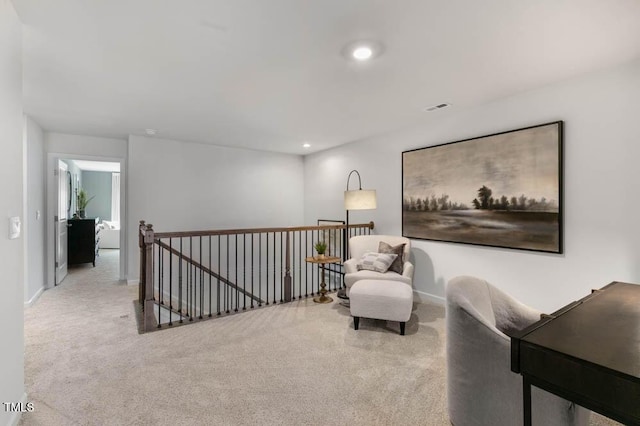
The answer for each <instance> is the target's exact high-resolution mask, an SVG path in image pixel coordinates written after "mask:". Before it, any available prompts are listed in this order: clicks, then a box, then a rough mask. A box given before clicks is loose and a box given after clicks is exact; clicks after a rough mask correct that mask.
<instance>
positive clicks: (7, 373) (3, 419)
mask: <svg viewBox="0 0 640 426" xmlns="http://www.w3.org/2000/svg"><path fill="white" fill-rule="evenodd" d="M0 93H1V94H2V95H1V96H0V141H1V144H2V155H0V182H2V197H0V220H1V221H2V224H1V225H0V230H1V231H0V273H1V274H2V280H1V281H0V284H1V285H0V336H1V337H0V339H1V342H2V350H0V402H19V401H21V400H23V398H24V397H25V395H24V337H23V334H24V318H23V306H24V305H23V300H24V282H23V280H24V273H23V272H24V271H23V262H24V239H23V237H22V236H21V237H20V238H19V239H15V240H9V239H8V218H9V217H11V216H20V217H21V218H22V217H23V194H24V189H23V172H24V169H23V115H22V28H21V24H20V20H19V19H18V16H17V15H16V13H15V10H14V9H13V5H12V4H11V2H10V1H9V0H0ZM18 418H19V417H18V416H17V415H16V414H15V413H9V412H6V411H5V410H4V406H2V407H0V425H8V424H14V423H16V422H17V420H18Z"/></svg>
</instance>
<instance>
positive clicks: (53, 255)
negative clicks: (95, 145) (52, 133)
mask: <svg viewBox="0 0 640 426" xmlns="http://www.w3.org/2000/svg"><path fill="white" fill-rule="evenodd" d="M48 163H49V165H50V166H55V167H50V168H49V170H51V168H53V169H54V173H51V174H49V173H48V174H47V176H48V178H47V184H48V185H47V186H48V191H47V192H48V201H49V202H48V203H47V205H48V207H47V211H48V213H49V214H48V219H49V220H48V226H47V229H48V235H49V238H50V239H49V241H51V243H49V244H47V246H48V250H47V252H48V256H47V257H48V263H49V264H48V268H47V275H48V279H47V283H48V287H49V288H50V287H53V286H56V285H59V284H61V283H63V281H64V278H65V276H66V274H67V272H68V273H69V274H72V273H73V272H74V271H75V272H77V271H78V270H80V269H82V270H83V273H84V274H87V273H91V271H92V270H93V269H94V268H95V273H100V274H105V273H107V274H109V275H113V278H114V279H116V280H123V279H124V277H125V259H126V245H125V244H124V241H125V238H124V235H125V232H124V228H125V226H124V223H125V217H124V212H125V209H124V205H125V203H124V200H125V193H124V191H125V185H124V183H125V180H124V167H123V166H124V160H123V159H111V158H99V157H83V156H74V155H63V154H49V158H48ZM87 268H90V269H87Z"/></svg>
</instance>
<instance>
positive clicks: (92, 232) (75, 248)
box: [67, 218, 100, 266]
mask: <svg viewBox="0 0 640 426" xmlns="http://www.w3.org/2000/svg"><path fill="white" fill-rule="evenodd" d="M98 222H99V219H98V218H95V219H69V220H68V221H67V226H68V229H67V237H68V244H69V245H68V253H69V258H68V259H67V262H68V264H69V265H76V264H79V263H93V266H96V256H97V254H98V249H99V242H100V228H99V227H98Z"/></svg>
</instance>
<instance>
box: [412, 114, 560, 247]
mask: <svg viewBox="0 0 640 426" xmlns="http://www.w3.org/2000/svg"><path fill="white" fill-rule="evenodd" d="M563 144H564V122H563V121H554V122H551V123H545V124H539V125H535V126H530V127H524V128H520V129H515V130H509V131H505V132H500V133H494V134H490V135H485V136H479V137H474V138H470V139H464V140H459V141H454V142H448V143H443V144H439V145H433V146H429V147H424V148H418V149H413V150H408V151H403V152H402V235H403V236H404V237H408V238H412V239H421V240H431V241H442V242H448V243H462V244H472V245H481V246H489V247H500V248H509V249H517V250H529V251H536V252H545V253H557V254H560V253H562V252H563V250H564V247H563Z"/></svg>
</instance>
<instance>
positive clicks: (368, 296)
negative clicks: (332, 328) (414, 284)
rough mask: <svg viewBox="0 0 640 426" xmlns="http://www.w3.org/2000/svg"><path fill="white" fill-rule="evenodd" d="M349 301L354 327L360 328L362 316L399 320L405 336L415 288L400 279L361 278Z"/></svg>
mask: <svg viewBox="0 0 640 426" xmlns="http://www.w3.org/2000/svg"><path fill="white" fill-rule="evenodd" d="M349 303H350V305H351V306H350V308H351V316H353V328H354V329H356V330H357V329H358V325H359V324H360V318H361V317H362V318H375V319H382V320H387V321H398V322H400V334H401V335H403V336H404V326H405V323H406V322H407V321H408V320H409V318H410V317H411V310H412V309H413V289H412V288H411V286H410V285H409V284H405V283H403V282H400V281H387V280H359V281H356V282H355V283H354V284H353V286H352V287H351V290H350V291H349Z"/></svg>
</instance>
